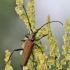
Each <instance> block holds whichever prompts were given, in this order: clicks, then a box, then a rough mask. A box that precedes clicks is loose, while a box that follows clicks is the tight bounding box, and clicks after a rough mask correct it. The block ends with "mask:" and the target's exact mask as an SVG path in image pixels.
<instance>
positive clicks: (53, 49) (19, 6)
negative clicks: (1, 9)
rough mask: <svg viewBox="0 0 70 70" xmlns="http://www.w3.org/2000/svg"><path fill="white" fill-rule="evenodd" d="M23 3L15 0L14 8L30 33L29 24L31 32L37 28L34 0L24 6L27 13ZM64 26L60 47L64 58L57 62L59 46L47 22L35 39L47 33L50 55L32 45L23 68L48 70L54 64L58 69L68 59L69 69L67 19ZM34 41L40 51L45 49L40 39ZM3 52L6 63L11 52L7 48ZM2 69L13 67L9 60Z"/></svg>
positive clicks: (56, 69) (6, 69)
mask: <svg viewBox="0 0 70 70" xmlns="http://www.w3.org/2000/svg"><path fill="white" fill-rule="evenodd" d="M23 3H24V0H16V7H15V10H16V13H17V14H18V15H19V17H20V19H22V20H23V21H24V23H25V24H26V26H27V28H28V29H29V31H28V32H29V33H30V34H31V33H32V32H31V30H30V25H31V29H32V30H33V32H35V31H36V30H37V29H36V28H35V25H36V19H35V8H34V0H29V2H28V4H27V6H26V7H25V8H26V12H27V15H26V14H25V10H24V8H23ZM27 17H28V18H27ZM50 21H51V20H50V15H48V18H47V22H50ZM64 28H65V35H64V36H63V40H64V45H63V46H62V49H63V52H62V54H63V55H64V56H65V58H64V59H62V60H61V62H59V58H60V54H59V48H58V46H57V43H56V42H57V41H56V39H55V38H54V36H53V34H52V29H51V27H50V23H48V24H46V26H44V27H43V28H41V29H40V30H39V31H38V33H37V35H36V39H39V38H41V37H42V36H43V35H44V34H48V35H47V36H46V39H47V41H48V44H49V47H50V52H49V53H50V57H49V56H48V52H43V54H42V52H41V50H40V49H39V48H38V47H37V46H34V47H33V50H32V52H33V55H32V54H31V56H30V59H29V60H28V63H27V65H26V66H23V70H49V69H51V66H52V65H53V66H55V70H59V69H62V65H65V64H66V61H69V62H68V64H69V66H68V68H67V70H70V54H69V53H70V50H69V49H70V46H69V41H70V37H69V34H68V31H69V24H68V20H66V21H65V24H64ZM24 39H25V40H27V38H24ZM34 43H36V44H38V45H39V46H40V48H41V49H42V51H44V50H46V46H45V45H43V44H42V42H41V40H39V41H35V42H34ZM24 47H25V42H24V43H23V44H22V48H24ZM22 52H23V51H22ZM22 52H21V55H22ZM5 53H6V55H5V59H4V61H5V63H7V61H8V59H9V57H10V54H11V53H10V52H9V50H6V51H5ZM33 57H34V59H33ZM33 60H34V61H33ZM4 70H13V67H12V66H11V60H9V62H8V63H7V64H6V66H5V68H4Z"/></svg>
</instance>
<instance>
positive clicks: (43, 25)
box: [35, 21, 63, 35]
mask: <svg viewBox="0 0 70 70" xmlns="http://www.w3.org/2000/svg"><path fill="white" fill-rule="evenodd" d="M53 22H59V23H61V24H62V22H60V21H51V22H48V23H53ZM48 23H45V24H44V25H42V26H41V27H40V28H39V29H38V30H37V32H38V31H39V30H40V29H41V28H42V27H44V26H45V25H46V24H48ZM62 25H63V24H62ZM37 32H35V35H36V33H37Z"/></svg>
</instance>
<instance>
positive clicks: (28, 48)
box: [8, 6, 63, 66]
mask: <svg viewBox="0 0 70 70" xmlns="http://www.w3.org/2000/svg"><path fill="white" fill-rule="evenodd" d="M23 8H24V10H25V13H26V16H27V19H28V22H29V18H28V15H27V12H26V9H25V7H24V6H23ZM52 22H59V23H61V22H60V21H51V22H48V23H52ZM48 23H45V24H44V25H42V26H41V27H40V28H39V29H38V30H37V31H36V32H33V30H32V29H31V24H30V22H29V26H30V30H31V31H32V34H26V35H25V37H27V38H28V39H27V40H21V41H23V42H25V47H24V49H22V48H21V49H15V50H13V52H14V51H20V50H23V54H22V66H26V65H27V62H28V60H29V58H30V55H31V53H32V49H33V46H34V45H36V46H38V45H37V44H35V43H34V41H38V40H40V39H41V38H43V37H45V36H46V35H48V34H45V35H43V36H42V37H41V38H40V39H36V37H35V36H36V34H37V33H38V31H39V30H40V29H41V28H42V27H43V26H45V25H46V24H48ZM61 24H62V23H61ZM62 25H63V24H62ZM28 35H30V36H29V37H28ZM38 48H40V47H39V46H38ZM40 49H41V48H40ZM41 51H42V50H41ZM13 52H12V53H11V55H10V57H11V56H12V54H13ZM42 53H43V51H42ZM9 59H10V58H9ZM8 61H9V60H8Z"/></svg>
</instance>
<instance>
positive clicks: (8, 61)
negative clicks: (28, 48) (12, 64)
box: [6, 48, 23, 64]
mask: <svg viewBox="0 0 70 70" xmlns="http://www.w3.org/2000/svg"><path fill="white" fill-rule="evenodd" d="M20 50H23V49H22V48H21V49H15V50H13V52H12V53H11V55H10V57H9V59H8V61H7V63H8V62H9V60H10V58H11V56H12V54H13V53H14V51H20ZM7 63H6V64H7Z"/></svg>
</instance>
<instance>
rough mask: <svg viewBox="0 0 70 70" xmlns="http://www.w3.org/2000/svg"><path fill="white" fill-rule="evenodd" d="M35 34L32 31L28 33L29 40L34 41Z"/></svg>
mask: <svg viewBox="0 0 70 70" xmlns="http://www.w3.org/2000/svg"><path fill="white" fill-rule="evenodd" d="M34 38H35V35H34V33H33V34H31V35H30V37H29V40H31V41H34Z"/></svg>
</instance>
